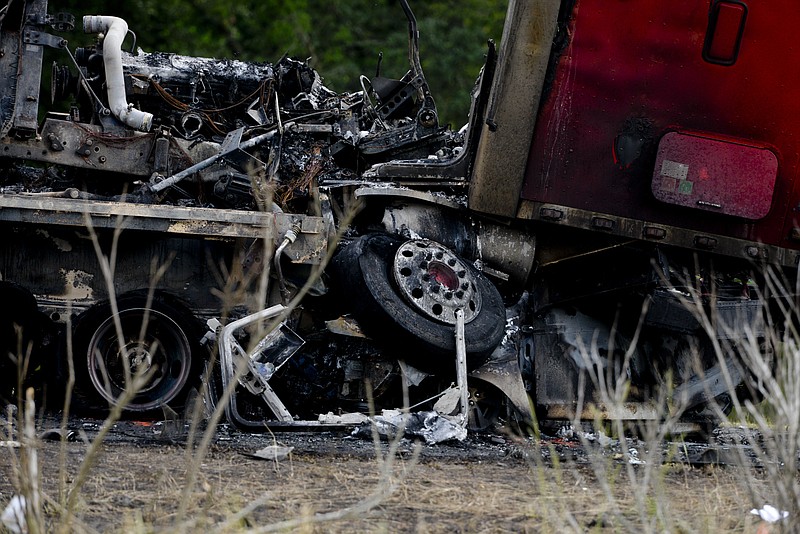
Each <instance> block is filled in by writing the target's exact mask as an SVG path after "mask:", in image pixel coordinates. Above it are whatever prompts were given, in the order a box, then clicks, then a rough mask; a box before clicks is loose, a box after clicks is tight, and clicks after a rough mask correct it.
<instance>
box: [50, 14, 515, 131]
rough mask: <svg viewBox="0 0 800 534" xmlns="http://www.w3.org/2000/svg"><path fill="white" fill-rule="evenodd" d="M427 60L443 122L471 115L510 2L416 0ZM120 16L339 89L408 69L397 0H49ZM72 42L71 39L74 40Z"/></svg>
mask: <svg viewBox="0 0 800 534" xmlns="http://www.w3.org/2000/svg"><path fill="white" fill-rule="evenodd" d="M410 3H411V7H412V9H413V10H414V13H415V15H416V17H417V21H418V26H419V31H420V49H421V57H422V67H423V70H424V71H425V75H426V77H427V79H428V82H429V85H430V87H431V91H432V92H433V95H434V98H435V99H436V103H437V106H438V107H439V111H440V115H441V118H442V121H443V122H450V123H452V124H453V127H454V128H458V127H460V126H461V125H462V124H463V123H464V122H466V117H467V113H468V110H469V90H470V88H471V87H472V84H473V82H474V81H475V78H476V76H477V75H478V72H479V69H480V67H481V65H482V63H483V57H484V54H485V51H486V40H487V39H490V38H491V39H495V40H496V41H498V42H499V40H500V36H501V33H502V26H503V19H504V17H505V10H506V5H507V0H459V1H455V0H449V1H446V0H438V1H432V0H424V1H423V0H411V2H410ZM59 11H67V12H71V13H73V14H74V15H76V18H77V17H78V16H82V15H85V14H95V15H115V16H118V17H122V18H124V19H125V20H126V21H127V22H128V25H129V27H130V29H131V30H133V31H134V32H135V33H136V36H137V46H139V47H141V48H143V49H145V50H147V51H169V52H177V53H181V54H186V55H192V56H205V57H217V58H223V57H236V58H238V59H242V60H245V61H267V62H274V61H277V60H278V59H280V57H281V56H283V55H284V54H286V55H290V56H292V57H295V58H299V59H306V58H308V59H309V62H310V64H311V66H313V67H314V68H316V69H317V70H318V71H319V72H320V74H321V75H322V76H323V78H324V79H325V83H326V85H328V86H329V87H330V88H331V89H334V90H336V91H353V90H356V89H358V87H359V83H358V78H359V75H361V74H365V75H367V76H369V77H371V76H373V75H374V74H375V72H376V68H377V64H378V54H379V53H381V52H382V53H383V61H382V67H381V73H382V75H384V76H388V77H394V78H399V77H400V76H402V75H403V74H404V73H405V72H406V70H407V69H408V61H407V55H408V54H407V24H406V19H405V17H404V15H403V11H402V9H401V7H400V4H399V2H397V0H346V1H345V0H333V1H331V0H241V1H236V2H231V1H229V0H126V1H118V2H113V3H112V2H105V1H99V0H80V1H79V0H62V1H59V0H51V2H50V12H51V13H56V12H59ZM71 46H72V44H71Z"/></svg>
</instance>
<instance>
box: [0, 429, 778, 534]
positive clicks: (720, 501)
mask: <svg viewBox="0 0 800 534" xmlns="http://www.w3.org/2000/svg"><path fill="white" fill-rule="evenodd" d="M101 424H102V421H100V420H93V419H77V418H73V419H71V420H70V423H69V425H68V432H61V433H60V435H64V436H67V437H68V439H65V440H63V441H59V440H58V439H59V434H57V433H55V432H50V433H49V434H48V433H47V432H46V431H47V430H48V429H55V428H58V424H57V421H55V420H54V419H47V418H45V419H42V420H41V421H40V422H39V424H38V426H39V429H38V431H39V434H40V437H41V438H43V439H41V440H40V441H39V445H40V447H39V449H38V451H39V459H40V466H41V467H40V478H41V486H42V489H43V493H44V495H45V498H46V500H48V502H47V504H46V505H45V512H46V518H47V519H46V521H48V528H50V529H57V528H58V527H59V526H62V527H67V531H87V532H91V531H100V532H132V531H133V532H152V531H163V532H176V531H186V532H196V531H198V530H199V529H201V528H202V529H208V530H210V531H218V532H238V531H243V530H251V529H254V530H256V531H271V530H279V531H284V532H285V531H297V530H299V531H304V532H317V531H319V532H327V531H345V530H346V531H355V532H506V531H507V532H520V531H530V532H539V531H547V532H550V531H555V532H563V531H576V532H584V531H591V532H628V531H647V530H656V531H666V530H669V531H672V532H734V531H735V532H742V531H745V532H755V530H756V528H757V521H758V520H757V518H755V517H754V516H752V515H750V514H749V510H750V509H751V508H752V507H753V505H754V501H756V502H758V501H763V502H761V504H763V503H766V502H771V501H770V498H771V497H773V496H772V495H771V484H770V480H769V476H768V475H767V473H766V471H765V470H764V469H762V468H761V467H759V466H758V462H756V461H754V460H753V461H751V459H748V458H751V457H750V456H747V455H745V456H743V457H739V456H737V455H736V454H734V453H735V452H736V449H737V447H739V446H738V445H735V443H738V442H739V440H737V439H733V438H732V437H731V434H736V433H737V432H739V431H737V430H734V429H731V430H728V431H725V432H723V433H721V434H720V433H718V434H717V435H716V436H715V438H716V439H715V441H714V445H713V446H709V445H708V444H704V443H691V442H685V441H676V442H664V443H660V444H657V445H655V446H654V447H650V446H648V445H647V444H646V443H645V442H643V441H640V440H637V439H630V440H625V441H624V442H619V441H618V440H613V439H610V438H607V437H605V436H604V435H602V434H600V433H592V432H585V433H576V432H574V431H571V432H564V431H560V432H557V429H549V430H554V431H553V432H551V433H549V434H542V435H541V436H540V437H539V438H534V437H530V436H515V435H512V434H510V433H504V432H503V431H502V429H500V430H499V431H497V432H493V433H489V434H477V433H471V434H470V435H469V436H468V438H467V439H466V440H465V441H464V442H448V443H440V444H436V445H425V444H423V443H419V442H416V441H412V440H408V439H400V440H396V441H393V442H389V441H386V440H381V441H379V442H377V443H375V442H373V441H372V440H370V439H362V438H356V437H353V436H351V435H350V433H349V432H347V431H337V432H329V431H325V432H292V433H280V434H274V435H272V434H269V433H266V434H249V433H243V432H239V431H237V430H235V429H234V428H232V427H230V426H227V425H221V426H220V427H219V428H217V429H216V432H214V435H213V439H212V440H211V442H210V445H209V448H208V450H207V452H206V453H205V454H203V453H202V452H201V448H200V447H199V446H198V444H197V441H198V440H195V441H190V440H189V436H188V429H189V426H188V425H179V424H176V423H174V422H171V423H164V422H160V423H159V422H156V423H152V422H137V421H122V422H118V423H116V424H115V425H114V426H113V428H112V429H111V431H110V432H109V433H108V435H107V436H106V438H105V439H104V440H103V442H102V444H101V445H100V447H99V448H98V452H97V454H96V455H94V456H93V457H92V458H91V462H90V464H91V468H90V470H89V471H88V476H87V477H86V480H85V482H84V483H83V484H82V486H81V487H80V490H79V493H78V494H77V495H78V498H77V499H76V501H75V503H74V505H73V507H72V510H73V512H74V519H73V520H72V522H71V523H68V522H67V519H65V517H66V516H65V514H64V513H63V509H61V508H60V505H59V502H60V499H64V498H65V497H64V496H65V495H66V493H65V492H63V491H62V490H63V489H64V488H74V487H75V486H76V485H77V484H78V483H79V479H80V475H79V471H80V468H81V465H83V464H84V463H85V462H87V455H89V450H90V443H91V442H92V440H94V439H96V437H97V432H98V430H99V428H100V425H101ZM12 426H13V425H12ZM6 428H7V429H8V428H10V427H9V425H6ZM549 430H548V431H549ZM12 431H13V430H12ZM7 432H8V430H7ZM557 433H559V434H560V436H559V435H556V434H557ZM270 445H281V446H285V447H291V448H292V450H291V452H289V453H288V454H287V455H286V456H285V457H283V458H280V459H271V460H265V459H261V458H257V457H254V456H253V453H255V452H256V451H259V450H260V449H263V448H264V447H268V446H270ZM0 451H2V452H0V472H2V475H3V476H2V479H0V480H2V481H0V504H2V506H5V503H6V502H8V500H9V499H10V497H11V496H12V495H13V494H14V493H15V492H16V491H17V490H16V488H17V487H18V486H17V483H18V480H19V461H18V458H19V454H20V449H19V448H15V447H13V446H6V447H3V448H2V449H0ZM721 461H722V462H725V464H720V462H721ZM195 469H196V473H195V474H194V475H193V474H192V472H193V470H195ZM61 502H65V501H63V500H62V501H61ZM772 502H774V501H772ZM59 510H62V511H61V512H60V511H59Z"/></svg>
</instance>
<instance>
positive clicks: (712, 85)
mask: <svg viewBox="0 0 800 534" xmlns="http://www.w3.org/2000/svg"><path fill="white" fill-rule="evenodd" d="M796 7H797V6H796V4H795V2H793V1H790V0H775V1H774V2H770V3H768V4H767V3H765V2H751V1H743V2H738V1H715V0H674V1H671V2H663V1H661V0H640V1H637V2H635V5H634V3H631V2H626V1H622V0H575V1H574V2H572V5H571V6H568V7H567V8H566V9H564V10H562V20H561V21H560V22H561V25H560V30H559V31H560V38H561V39H560V41H559V39H558V38H557V39H556V42H557V43H559V42H561V43H563V44H562V45H561V46H560V48H559V46H558V44H557V45H556V46H555V47H554V52H553V57H552V59H551V64H550V70H549V75H548V76H549V78H548V82H547V84H546V87H545V89H544V94H543V97H542V105H541V107H540V113H539V116H538V118H537V123H536V126H535V131H534V135H533V139H532V143H531V149H530V155H529V160H528V166H527V172H526V178H525V183H524V185H523V189H522V195H521V196H522V198H523V199H524V200H529V201H534V202H537V203H543V204H553V205H557V206H565V207H568V208H574V209H578V210H587V211H588V212H593V213H600V214H608V215H611V216H618V217H623V218H630V219H635V220H640V221H646V222H648V223H655V224H660V225H666V226H672V227H676V228H683V229H689V230H694V231H697V232H705V233H709V234H715V235H718V236H727V237H731V238H737V239H744V240H749V241H753V242H759V243H764V244H767V245H774V246H778V247H787V248H794V249H796V248H800V242H793V241H792V240H791V239H790V236H791V234H792V229H793V228H794V227H795V226H796V225H797V210H796V209H795V207H797V206H798V201H799V200H800V196H799V195H800V192H799V191H798V190H797V187H796V186H795V182H796V175H797V167H798V149H797V147H798V134H800V120H798V117H800V70H798V69H797V68H796V65H798V64H800V46H798V45H797V43H796V36H795V33H796V28H798V27H800V11H798V10H797V8H796ZM665 161H666V162H671V163H666V164H665ZM665 165H666V166H665ZM683 170H685V171H686V172H687V173H689V174H687V175H686V176H684V177H683V178H682V177H681V172H683ZM681 182H682V183H681ZM689 182H691V183H692V185H691V186H690V185H689ZM673 186H674V187H673Z"/></svg>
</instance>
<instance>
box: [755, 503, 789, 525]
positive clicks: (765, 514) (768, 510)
mask: <svg viewBox="0 0 800 534" xmlns="http://www.w3.org/2000/svg"><path fill="white" fill-rule="evenodd" d="M750 513H751V514H753V515H757V516H759V517H760V518H761V520H762V521H766V522H767V523H777V522H778V521H780V520H781V519H786V518H787V517H789V512H787V511H786V510H780V511H779V510H778V509H777V508H775V507H774V506H772V505H771V504H765V505H764V506H763V507H762V508H761V509H760V510H759V509H756V508H753V509H752V510H750Z"/></svg>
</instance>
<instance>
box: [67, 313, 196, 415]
mask: <svg viewBox="0 0 800 534" xmlns="http://www.w3.org/2000/svg"><path fill="white" fill-rule="evenodd" d="M118 305H119V312H118V313H117V314H116V316H115V315H112V314H111V308H110V306H108V305H104V306H102V307H101V308H100V309H99V310H92V311H93V312H94V313H92V314H91V317H90V318H88V320H84V321H81V323H80V324H79V326H78V329H79V330H78V331H77V332H76V335H75V338H76V345H77V347H78V349H77V350H76V353H75V354H76V356H77V357H78V358H81V357H84V358H85V360H84V361H85V362H86V368H85V374H86V376H84V377H82V378H83V385H84V386H91V388H92V389H93V391H94V392H96V393H97V394H99V396H100V397H101V398H102V399H103V400H105V401H106V402H108V403H109V404H114V403H116V402H117V399H119V398H120V395H122V394H123V393H124V392H125V390H126V387H128V384H129V383H130V379H129V377H131V376H134V377H135V376H137V375H139V376H148V379H147V380H145V381H144V383H142V384H141V387H140V388H139V389H138V390H137V391H136V392H135V393H134V394H133V396H132V398H131V399H130V400H129V401H128V402H127V404H126V405H125V410H126V411H129V412H147V411H150V410H153V409H156V408H159V407H161V406H162V405H166V404H180V402H181V401H182V400H183V398H184V397H185V395H186V393H187V390H188V388H189V387H190V386H191V385H192V381H193V379H194V378H195V376H196V374H197V372H196V369H197V367H198V366H197V365H196V362H194V360H193V358H192V353H193V352H196V351H199V348H197V347H196V345H197V343H196V342H194V341H193V339H194V338H195V337H196V336H193V335H192V333H191V332H192V331H193V329H192V327H191V325H190V324H189V323H188V322H187V320H186V317H187V316H189V317H190V316H191V314H190V313H189V312H188V311H187V310H183V309H180V308H176V307H174V306H171V305H168V304H167V303H165V302H161V301H154V302H153V305H152V307H151V308H150V309H147V308H145V302H144V299H143V298H133V299H127V298H123V299H120V301H119V303H118ZM81 355H83V356H81ZM198 359H199V358H198Z"/></svg>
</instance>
